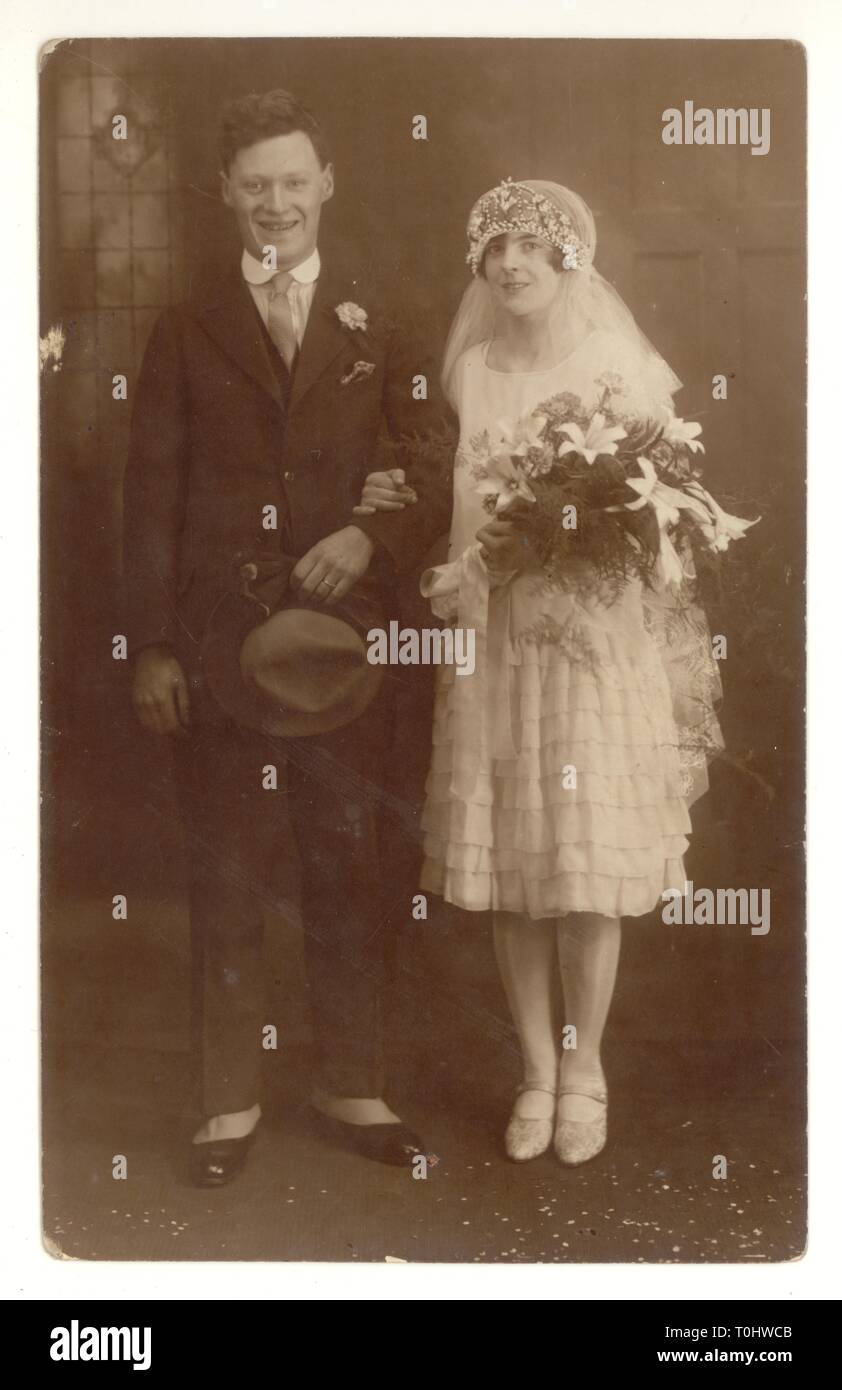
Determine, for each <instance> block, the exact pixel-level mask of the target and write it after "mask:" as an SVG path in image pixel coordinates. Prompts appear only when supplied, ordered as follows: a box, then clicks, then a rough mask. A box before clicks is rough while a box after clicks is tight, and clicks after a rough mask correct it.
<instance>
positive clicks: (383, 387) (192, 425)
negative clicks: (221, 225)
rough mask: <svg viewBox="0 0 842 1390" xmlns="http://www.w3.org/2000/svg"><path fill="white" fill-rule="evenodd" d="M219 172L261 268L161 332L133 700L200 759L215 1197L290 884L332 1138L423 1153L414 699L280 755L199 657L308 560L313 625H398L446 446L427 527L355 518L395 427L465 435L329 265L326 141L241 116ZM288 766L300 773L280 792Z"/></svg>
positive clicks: (196, 954) (230, 279)
mask: <svg viewBox="0 0 842 1390" xmlns="http://www.w3.org/2000/svg"><path fill="white" fill-rule="evenodd" d="M220 156H221V179H222V196H223V200H224V202H225V203H226V204H227V206H228V207H229V208H230V209H231V210H232V212H233V215H234V218H235V219H236V224H237V227H238V229H239V233H240V238H241V241H242V257H241V259H240V261H239V263H238V264H237V265H236V266H232V267H231V272H230V274H228V275H226V276H224V277H223V278H219V279H218V280H217V281H216V282H215V283H213V284H211V285H210V286H208V287H207V288H205V289H202V290H197V291H196V292H195V293H194V297H193V298H191V300H190V301H189V302H188V303H186V304H184V305H181V306H179V307H177V308H173V309H170V310H167V311H166V312H165V313H164V314H162V316H161V317H160V319H159V320H158V323H157V325H156V327H155V329H154V330H153V333H152V335H151V338H150V341H149V346H148V348H147V351H146V355H145V357H144V361H143V366H142V369H141V373H140V378H139V381H138V385H137V389H136V392H135V403H134V411H133V417H132V434H131V443H130V450H129V460H128V465H127V472H126V479H125V508H124V524H125V565H124V569H125V583H126V597H127V609H128V619H127V620H128V636H129V644H130V650H131V654H132V657H133V661H134V685H133V703H134V707H135V710H136V712H137V715H138V717H139V719H140V722H141V724H142V725H143V726H144V727H145V728H146V729H148V730H150V731H153V732H154V733H157V734H160V735H165V736H169V735H174V736H176V738H175V741H174V746H175V749H176V770H177V776H178V781H179V788H180V793H181V799H182V806H183V812H184V817H185V825H186V832H187V844H188V850H189V855H190V870H191V882H190V916H191V935H192V956H193V1038H194V1057H195V1060H196V1063H197V1073H198V1075H197V1082H198V1099H199V1103H200V1108H201V1112H202V1115H203V1117H204V1121H203V1123H202V1125H201V1127H200V1128H199V1130H198V1131H197V1133H196V1134H195V1136H194V1138H193V1142H192V1145H191V1148H190V1155H191V1170H192V1175H193V1180H194V1182H196V1183H197V1184H199V1185H203V1186H221V1185H222V1184H224V1183H226V1182H228V1181H230V1179H231V1178H232V1177H233V1176H234V1175H235V1174H236V1173H237V1172H238V1171H239V1169H240V1168H241V1167H242V1165H243V1163H244V1161H245V1157H246V1154H247V1151H248V1148H249V1145H250V1143H251V1141H252V1139H253V1137H254V1134H255V1131H256V1127H257V1124H258V1121H259V1118H260V1104H259V1100H260V1096H259V1084H260V1070H261V1058H262V1057H263V1056H264V1055H265V1053H264V1051H263V1043H264V1038H265V1032H266V1025H267V1024H268V1023H270V1022H271V1020H270V1019H267V1018H266V1017H265V1014H264V1011H263V983H264V965H263V958H262V945H263V918H262V906H263V903H264V902H266V901H269V902H271V901H273V897H272V892H273V890H272V887H271V884H272V880H273V876H275V877H276V876H277V872H278V871H279V870H280V871H281V872H282V873H285V872H286V871H287V869H288V866H290V865H293V864H294V865H296V866H297V873H298V900H299V902H300V908H301V919H302V922H303V929H304V944H305V958H306V964H307V975H308V981H309V990H310V998H311V1004H312V1009H313V1015H314V1025H315V1030H316V1041H317V1045H318V1050H319V1053H320V1067H319V1073H318V1084H317V1086H316V1089H315V1091H314V1094H313V1114H314V1118H315V1119H316V1120H317V1121H318V1124H319V1127H320V1128H321V1129H323V1130H326V1131H328V1132H329V1133H330V1134H331V1135H332V1137H334V1138H338V1139H339V1140H340V1142H342V1143H344V1144H345V1145H346V1146H347V1147H349V1148H352V1149H353V1150H355V1151H356V1152H360V1153H363V1154H365V1155H366V1156H368V1157H370V1158H374V1159H378V1160H380V1161H383V1162H387V1163H407V1162H410V1161H411V1159H412V1157H413V1155H414V1154H416V1153H418V1152H419V1151H423V1146H422V1143H421V1140H420V1139H419V1138H418V1137H417V1136H416V1135H414V1134H413V1133H412V1132H411V1131H410V1130H408V1129H407V1128H406V1127H405V1126H404V1125H403V1124H402V1123H401V1121H400V1119H399V1117H398V1116H397V1115H396V1114H394V1112H393V1111H392V1110H391V1109H390V1108H389V1107H388V1105H387V1104H386V1102H385V1101H384V1099H383V1088H384V1075H383V1059H382V1050H381V1029H380V998H381V989H382V979H383V973H384V949H385V945H386V939H385V937H386V934H385V932H384V922H385V920H386V917H387V916H388V911H389V908H390V906H391V905H392V904H393V902H394V899H395V884H394V883H392V884H391V885H390V883H389V876H388V866H387V864H386V863H384V857H383V846H382V825H381V816H382V811H383V807H384V804H385V802H386V800H387V798H386V796H385V794H384V788H385V785H386V781H387V769H388V765H389V758H390V752H391V750H390V730H391V728H392V723H393V716H394V699H393V695H392V685H391V684H390V682H389V681H388V680H387V681H386V682H385V683H384V685H383V686H382V687H381V689H380V691H379V692H378V694H377V695H376V697H375V698H374V700H373V702H372V703H371V704H369V706H368V707H367V708H366V709H365V710H364V711H363V713H362V714H360V715H359V716H358V717H356V718H355V719H353V721H352V722H350V723H347V724H345V725H344V726H343V727H340V728H338V729H333V730H332V731H331V732H327V733H324V732H322V733H316V734H312V735H310V736H308V737H299V738H277V737H276V738H273V739H272V740H271V741H268V740H267V739H266V738H265V737H264V736H263V735H261V734H260V733H256V732H254V731H252V730H251V729H249V728H246V727H243V726H241V725H240V724H239V723H238V722H237V719H236V718H232V717H231V715H230V713H228V712H226V711H224V710H223V709H221V708H220V706H219V705H218V704H217V703H216V702H215V700H214V698H213V696H212V695H211V693H210V691H209V689H208V686H207V683H206V680H205V672H204V669H203V666H202V662H201V659H200V655H199V653H200V650H201V646H202V638H203V634H204V633H205V631H206V626H207V621H208V618H209V616H210V614H211V612H212V611H213V609H214V606H215V604H217V602H218V600H219V598H220V595H221V594H222V593H223V592H224V591H225V587H226V584H230V575H231V573H232V569H237V567H238V566H242V565H243V564H244V563H246V564H249V563H250V562H252V561H260V560H265V559H267V558H268V559H270V560H272V559H273V558H280V557H281V556H291V557H293V558H294V561H295V564H294V568H293V570H292V576H291V581H290V582H291V585H292V587H293V589H294V590H295V591H296V593H297V596H299V597H300V598H302V599H303V600H306V601H307V602H309V603H310V604H311V605H312V604H314V603H316V604H318V605H320V606H323V607H324V611H325V612H329V611H330V610H331V609H336V606H337V605H341V602H342V600H343V598H344V597H345V595H347V594H348V593H349V592H350V591H352V590H353V589H354V586H355V585H357V584H358V583H359V581H360V580H362V578H363V576H365V577H366V585H367V586H369V589H370V587H371V586H372V585H373V586H374V589H375V592H377V593H378V594H379V596H380V600H381V602H382V604H383V606H384V608H385V610H386V611H387V612H388V611H393V608H394V590H395V584H396V575H397V574H399V573H400V572H402V571H407V570H410V569H412V568H413V567H414V566H415V565H416V564H417V563H418V562H419V561H420V560H421V558H422V557H423V555H424V554H425V552H426V550H427V549H428V548H429V546H430V545H431V544H432V542H433V541H434V540H435V539H436V538H437V537H438V536H440V535H441V534H442V533H443V532H444V531H445V530H446V529H447V525H448V520H449V499H448V495H447V485H446V481H445V479H444V478H443V477H442V476H440V471H439V469H438V468H437V467H436V466H434V465H433V464H431V463H429V462H424V463H422V462H421V452H424V453H425V455H426V457H427V458H429V457H430V456H431V455H432V454H434V451H433V450H430V449H427V450H425V451H422V450H420V449H419V448H416V449H415V452H414V454H413V453H412V450H410V453H409V461H408V462H407V466H406V470H405V472H406V483H407V486H411V487H412V488H413V489H414V492H415V494H416V495H417V497H418V502H417V504H416V505H415V506H414V507H412V508H411V509H407V510H406V511H395V512H392V513H389V512H378V513H376V514H374V515H360V514H354V511H353V508H354V506H355V505H356V504H357V503H358V502H359V498H360V493H361V490H362V485H363V481H364V478H365V476H366V474H367V473H368V472H369V471H370V470H371V468H372V467H374V466H375V465H374V462H373V460H374V455H375V448H376V442H377V438H378V434H379V433H380V431H381V427H382V426H384V425H385V427H386V430H387V431H388V433H389V435H391V436H392V437H393V438H396V437H406V436H413V437H414V438H415V440H416V443H422V442H423V441H425V440H429V438H430V437H431V436H432V435H433V434H434V433H437V432H438V431H439V430H440V429H441V428H442V427H443V426H444V427H445V428H446V423H445V422H446V411H445V407H444V405H443V402H442V400H441V398H440V397H439V395H438V390H437V386H436V381H437V373H436V370H435V366H434V363H433V362H432V360H431V358H430V356H429V354H428V353H427V352H425V351H424V350H422V348H421V347H420V346H419V345H418V344H417V343H416V342H415V341H413V339H412V337H411V336H410V334H409V333H408V332H407V331H406V329H405V328H404V327H402V326H401V324H400V321H399V320H398V318H397V317H396V315H395V313H394V312H393V311H390V310H388V309H387V307H386V306H385V305H384V304H383V302H382V300H381V299H380V298H379V297H378V295H377V293H376V290H375V288H374V287H373V286H372V285H370V284H369V282H368V280H367V279H363V278H362V277H360V278H359V279H354V278H352V277H351V276H349V275H342V274H340V273H339V272H338V271H337V270H336V269H335V268H334V266H332V265H330V264H326V265H323V264H322V262H321V258H320V255H319V249H318V232H319V221H320V218H321V213H322V208H323V206H324V204H325V203H326V202H327V201H328V200H329V199H330V198H331V196H332V194H333V188H334V176H333V166H332V164H331V162H330V158H329V153H328V150H327V147H326V144H325V139H324V136H323V134H322V131H321V129H320V127H319V125H318V123H317V122H316V120H315V119H314V117H313V116H312V115H311V114H310V112H308V111H307V110H306V109H305V108H304V107H303V106H301V105H300V104H299V102H297V101H296V100H295V98H294V97H292V96H291V95H290V94H289V93H288V92H285V91H272V92H268V93H265V94H263V95H253V96H247V97H243V98H242V99H240V100H237V101H234V102H232V103H231V104H230V105H229V106H228V107H227V108H226V109H225V111H224V113H223V119H222V124H221V132H220ZM419 376H423V377H425V378H426V397H424V392H423V388H421V389H419V386H418V378H419ZM418 396H421V397H422V399H417V397H418ZM336 611H339V610H338V609H337V610H336ZM296 660H297V661H298V662H299V663H300V664H301V670H300V672H299V675H300V679H301V681H302V682H303V683H305V684H306V682H307V680H308V679H310V680H311V682H313V681H318V676H317V674H316V671H315V670H314V669H313V670H311V671H309V672H308V670H307V669H306V663H307V658H306V656H298V657H297V658H296ZM267 765H271V766H272V767H275V768H276V769H277V774H276V775H277V786H276V787H275V786H273V787H272V789H271V790H267V789H266V776H265V773H266V767H267ZM390 889H391V897H390ZM411 891H412V890H411V889H410V892H411ZM275 900H276V899H275Z"/></svg>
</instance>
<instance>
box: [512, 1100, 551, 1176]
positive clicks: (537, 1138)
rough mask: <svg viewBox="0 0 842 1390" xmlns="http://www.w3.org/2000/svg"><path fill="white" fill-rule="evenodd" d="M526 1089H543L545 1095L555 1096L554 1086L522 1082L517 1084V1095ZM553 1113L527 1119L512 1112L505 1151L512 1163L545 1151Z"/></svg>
mask: <svg viewBox="0 0 842 1390" xmlns="http://www.w3.org/2000/svg"><path fill="white" fill-rule="evenodd" d="M527 1091H543V1092H544V1093H545V1094H546V1095H549V1096H553V1097H555V1087H554V1086H528V1085H526V1084H525V1083H524V1085H522V1086H518V1089H517V1093H518V1095H519V1096H522V1095H524V1094H525V1093H526V1092H527ZM553 1122H554V1115H549V1116H547V1118H546V1119H535V1120H533V1119H529V1118H526V1117H524V1116H523V1115H516V1114H513V1115H512V1117H511V1119H510V1120H509V1123H508V1125H507V1127H506V1136H505V1143H506V1153H507V1155H508V1156H509V1158H510V1159H512V1161H513V1162H514V1163H526V1162H528V1160H529V1159H530V1158H537V1157H538V1156H539V1154H542V1153H546V1151H547V1149H548V1148H549V1147H550V1144H551V1143H552V1138H553Z"/></svg>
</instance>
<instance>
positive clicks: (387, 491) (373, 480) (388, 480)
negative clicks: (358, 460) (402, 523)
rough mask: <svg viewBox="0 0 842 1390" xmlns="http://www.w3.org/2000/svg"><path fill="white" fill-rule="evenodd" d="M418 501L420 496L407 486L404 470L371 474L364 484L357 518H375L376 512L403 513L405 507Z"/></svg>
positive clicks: (396, 469) (356, 512) (357, 508)
mask: <svg viewBox="0 0 842 1390" xmlns="http://www.w3.org/2000/svg"><path fill="white" fill-rule="evenodd" d="M417 501H418V494H417V492H416V491H415V489H414V488H412V487H407V485H406V474H405V472H404V470H403V469H402V468H390V469H389V470H388V472H384V473H369V475H368V477H367V478H366V480H365V482H364V483H363V495H362V498H361V500H360V503H359V506H357V507H354V515H355V516H374V514H375V512H402V511H403V509H404V507H406V506H411V505H412V503H413V502H417Z"/></svg>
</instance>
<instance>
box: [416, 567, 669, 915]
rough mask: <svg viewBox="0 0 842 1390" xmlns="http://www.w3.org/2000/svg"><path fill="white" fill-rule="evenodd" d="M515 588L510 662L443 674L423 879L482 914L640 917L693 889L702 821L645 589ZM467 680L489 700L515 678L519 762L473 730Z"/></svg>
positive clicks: (507, 609) (503, 611) (503, 601)
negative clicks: (690, 857)
mask: <svg viewBox="0 0 842 1390" xmlns="http://www.w3.org/2000/svg"><path fill="white" fill-rule="evenodd" d="M509 589H510V592H509V593H507V594H503V593H501V592H500V591H498V592H496V593H493V594H492V596H491V604H490V609H489V643H488V647H489V650H503V651H505V652H506V660H505V669H500V670H496V669H494V667H493V665H492V664H491V663H489V669H488V670H487V671H485V672H484V673H483V672H481V671H480V669H479V667H478V668H477V672H476V673H475V674H474V675H472V676H466V675H457V674H456V673H455V670H454V667H452V666H443V667H441V668H440V670H439V673H438V686H437V695H436V706H435V718H434V733H433V756H432V762H431V767H430V772H429V776H428V779H427V787H426V791H427V796H426V804H425V809H424V816H423V828H424V832H425V843H424V848H425V863H424V868H423V873H422V880H421V886H422V888H423V889H425V890H426V891H430V892H433V893H437V894H439V895H441V896H442V897H443V898H445V899H446V900H447V901H448V902H451V903H454V904H456V905H457V906H459V907H462V908H467V909H468V910H472V911H485V910H488V909H495V910H498V911H507V912H514V913H520V914H523V915H526V916H528V917H531V918H543V917H557V916H561V915H563V914H565V913H568V912H598V913H602V914H605V915H606V916H611V917H625V916H631V917H635V916H641V915H643V914H645V913H648V912H650V911H652V909H654V908H655V907H657V906H659V905H660V903H661V895H662V893H663V892H664V890H665V889H668V888H678V889H683V887H684V881H685V874H684V866H683V862H682V855H683V853H684V851H685V850H686V848H687V834H688V832H689V830H690V817H689V813H688V809H687V802H686V799H685V797H684V795H683V794H682V783H681V774H680V769H679V758H678V749H677V734H676V729H675V725H674V723H673V718H672V702H671V693H670V688H669V684H668V681H667V676H666V673H665V671H664V668H663V665H662V661H661V658H660V656H659V653H658V650H657V647H656V646H655V644H654V642H653V641H652V639H651V638H650V637H649V635H648V634H647V631H646V629H645V626H644V622H643V613H642V607H641V602H640V593H639V590H638V589H637V588H636V587H635V586H630V588H629V589H627V590H626V591H625V592H624V594H623V595H622V597H621V599H620V600H618V601H617V602H616V603H614V604H612V605H604V604H600V603H599V602H597V601H596V600H592V601H590V602H588V601H582V600H581V599H579V598H571V597H569V596H566V595H561V594H551V595H549V596H547V595H546V594H545V595H543V596H541V597H540V598H538V599H536V597H535V595H534V585H533V590H532V593H531V594H530V590H529V587H528V581H527V580H526V579H525V578H523V577H522V578H520V579H518V580H515V581H514V584H513V585H511V586H509ZM530 618H531V619H532V620H533V621H531V622H530V621H529V620H530ZM494 624H498V625H500V624H505V627H506V633H505V640H504V641H503V642H502V643H500V642H495V641H494V640H492V636H493V634H492V627H493V625H494ZM463 681H477V685H476V687H475V689H476V691H477V692H478V693H481V698H482V699H483V700H484V701H485V700H487V699H496V698H498V697H499V694H500V683H501V682H503V683H505V684H506V686H507V691H506V707H507V711H508V714H507V720H508V722H509V724H510V733H511V740H510V746H509V747H508V748H507V752H510V753H512V754H513V756H507V757H499V756H496V755H495V754H496V752H499V747H498V748H497V749H496V750H495V748H494V747H493V746H492V745H493V744H494V742H495V740H494V739H493V738H483V739H482V740H481V741H480V746H479V747H477V746H476V742H475V740H474V739H473V738H472V737H466V731H467V732H468V733H469V732H470V729H471V727H473V725H472V721H471V719H470V718H468V719H467V720H466V692H467V688H465V687H463V688H462V689H461V690H460V689H457V687H458V686H459V685H460V684H461V682H463ZM469 704H470V701H468V706H469ZM487 722H488V721H486V724H487ZM507 732H508V731H507ZM469 743H473V744H474V746H473V747H469V746H467V745H468V744H469Z"/></svg>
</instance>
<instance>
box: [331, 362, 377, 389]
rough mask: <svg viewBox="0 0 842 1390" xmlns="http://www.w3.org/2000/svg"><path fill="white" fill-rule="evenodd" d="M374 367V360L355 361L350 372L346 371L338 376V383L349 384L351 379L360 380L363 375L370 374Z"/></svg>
mask: <svg viewBox="0 0 842 1390" xmlns="http://www.w3.org/2000/svg"><path fill="white" fill-rule="evenodd" d="M375 367H376V363H374V362H355V363H354V365H353V367H352V368H351V370H350V372H346V373H345V375H344V376H342V377H340V378H339V385H340V386H350V385H351V383H352V382H353V381H361V380H363V379H364V378H365V377H369V376H371V373H372V372H373V371H374V370H375Z"/></svg>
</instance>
